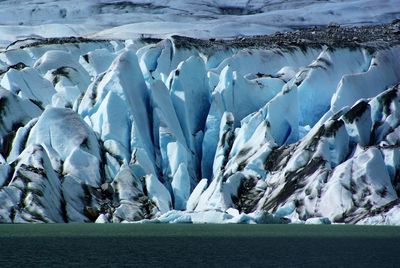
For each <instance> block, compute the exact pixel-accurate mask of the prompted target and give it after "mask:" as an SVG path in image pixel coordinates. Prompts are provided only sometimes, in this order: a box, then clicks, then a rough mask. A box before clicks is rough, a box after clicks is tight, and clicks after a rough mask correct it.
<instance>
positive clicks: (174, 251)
mask: <svg viewBox="0 0 400 268" xmlns="http://www.w3.org/2000/svg"><path fill="white" fill-rule="evenodd" d="M399 251H400V228H399V227H389V226H350V225H346V226H345V225H212V224H207V225H189V224H169V225H167V224H46V225H45V224H30V225H17V224H15V225H8V224H4V225H0V267H2V268H3V267H380V268H381V267H400V252H399Z"/></svg>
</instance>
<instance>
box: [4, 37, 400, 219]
mask: <svg viewBox="0 0 400 268" xmlns="http://www.w3.org/2000/svg"><path fill="white" fill-rule="evenodd" d="M146 42H147V41H144V40H132V41H126V42H122V41H96V42H94V41H93V42H92V41H90V42H89V41H87V42H78V43H75V44H74V45H71V44H68V43H67V44H42V45H40V46H32V47H29V46H28V47H23V48H13V49H12V50H7V51H5V52H0V60H1V68H2V70H4V72H1V74H0V81H1V82H0V85H1V88H0V104H1V106H0V201H1V202H0V221H1V222H102V223H105V222H135V221H143V222H147V221H154V222H192V223H204V222H213V223H284V222H289V221H291V222H297V223H298V222H304V223H313V224H318V223H330V222H332V223H337V222H346V223H360V224H368V223H370V224H372V223H377V224H378V223H379V224H398V223H399V222H400V221H399V219H398V217H399V216H398V213H397V211H398V202H397V200H398V191H399V190H400V185H399V182H398V179H397V177H398V172H399V169H400V154H399V150H398V146H397V145H398V140H399V138H400V126H399V125H400V120H399V118H400V88H399V86H398V85H397V84H398V83H399V81H400V73H399V72H398V70H400V65H399V64H400V61H399V59H400V49H399V46H396V45H393V46H389V47H384V48H380V47H375V48H374V49H371V48H366V47H363V46H361V45H360V46H357V47H355V48H352V49H349V48H345V47H329V46H312V47H309V48H307V47H301V48H299V47H290V48H283V47H280V48H275V47H274V48H268V47H263V46H260V47H251V48H241V47H240V46H236V47H232V48H229V49H227V48H226V47H223V46H222V47H221V46H205V47H204V46H202V45H199V44H197V45H194V44H193V43H191V42H196V41H193V40H189V39H179V38H168V39H165V40H162V41H159V42H156V43H154V41H151V42H152V43H146Z"/></svg>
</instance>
